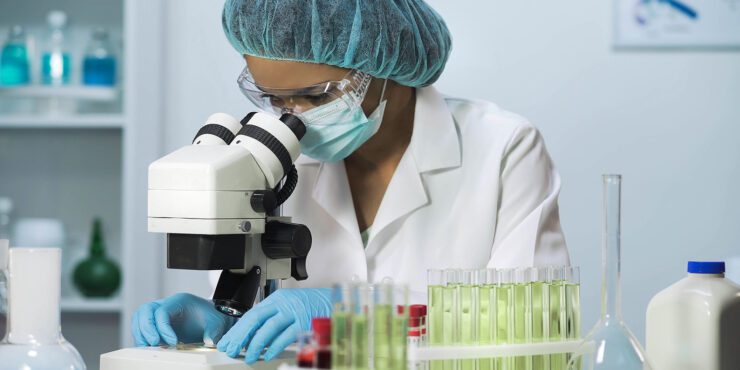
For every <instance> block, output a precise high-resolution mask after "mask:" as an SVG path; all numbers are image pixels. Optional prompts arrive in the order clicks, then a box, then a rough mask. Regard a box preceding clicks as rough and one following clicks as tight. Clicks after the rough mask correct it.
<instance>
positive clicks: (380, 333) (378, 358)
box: [373, 304, 393, 369]
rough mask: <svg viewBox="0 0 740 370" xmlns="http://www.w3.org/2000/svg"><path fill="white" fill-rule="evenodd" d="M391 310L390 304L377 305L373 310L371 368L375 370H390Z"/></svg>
mask: <svg viewBox="0 0 740 370" xmlns="http://www.w3.org/2000/svg"><path fill="white" fill-rule="evenodd" d="M392 309H393V307H392V306H391V305H390V304H379V305H377V306H375V309H374V313H373V366H375V368H376V369H391V331H392V330H393V329H392V327H391V326H392V325H393V322H392V321H393V318H392V314H393V313H392V312H391V310H392Z"/></svg>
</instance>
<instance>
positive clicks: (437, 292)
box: [427, 269, 447, 370]
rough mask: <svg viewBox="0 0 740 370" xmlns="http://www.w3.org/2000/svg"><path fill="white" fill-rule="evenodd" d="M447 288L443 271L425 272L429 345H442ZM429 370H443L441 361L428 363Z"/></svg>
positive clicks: (432, 270)
mask: <svg viewBox="0 0 740 370" xmlns="http://www.w3.org/2000/svg"><path fill="white" fill-rule="evenodd" d="M445 286H447V281H446V279H445V271H444V270H440V269H431V270H428V271H427V294H428V295H427V310H428V311H429V312H428V320H427V326H428V328H427V329H428V330H429V333H428V334H429V344H430V345H432V346H440V345H443V344H444V315H445V312H444V291H445ZM429 369H430V370H444V363H443V362H442V361H430V362H429Z"/></svg>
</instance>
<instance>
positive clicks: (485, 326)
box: [477, 269, 496, 370]
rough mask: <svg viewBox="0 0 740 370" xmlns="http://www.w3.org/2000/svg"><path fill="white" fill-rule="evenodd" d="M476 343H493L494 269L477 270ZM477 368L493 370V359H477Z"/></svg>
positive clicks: (494, 313)
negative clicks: (478, 284) (478, 285)
mask: <svg viewBox="0 0 740 370" xmlns="http://www.w3.org/2000/svg"><path fill="white" fill-rule="evenodd" d="M478 282H479V283H480V287H479V288H478V343H479V344H481V345H491V344H494V343H495V341H494V338H495V333H494V332H495V330H496V289H495V284H496V270H494V269H482V270H478ZM477 362H478V370H495V367H494V359H492V358H481V359H478V360H477Z"/></svg>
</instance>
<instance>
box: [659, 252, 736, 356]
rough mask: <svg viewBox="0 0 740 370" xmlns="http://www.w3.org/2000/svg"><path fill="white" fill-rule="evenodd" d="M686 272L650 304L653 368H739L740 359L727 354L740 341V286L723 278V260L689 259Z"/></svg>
mask: <svg viewBox="0 0 740 370" xmlns="http://www.w3.org/2000/svg"><path fill="white" fill-rule="evenodd" d="M688 272H689V274H688V276H687V277H686V278H683V279H681V280H679V281H678V282H677V283H675V284H673V285H671V286H669V287H668V288H666V289H664V290H663V291H661V292H660V293H658V294H656V295H655V296H654V297H653V299H652V300H651V301H650V304H648V308H647V321H646V333H645V339H646V345H647V355H648V358H650V361H651V363H652V365H653V370H726V369H740V356H738V355H737V354H733V353H728V352H727V349H728V348H731V347H733V346H735V343H738V342H736V341H738V338H740V319H739V318H737V317H735V316H737V315H740V311H739V310H738V309H737V307H740V306H739V305H740V286H738V285H736V284H735V283H733V282H731V281H729V280H727V279H725V274H724V273H725V263H724V262H694V261H691V262H689V265H688ZM720 322H722V324H720ZM727 323H732V324H731V326H734V327H727ZM734 352H740V347H738V348H737V349H736V350H735V351H734ZM721 358H722V360H720V359H721Z"/></svg>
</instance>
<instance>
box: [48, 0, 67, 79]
mask: <svg viewBox="0 0 740 370" xmlns="http://www.w3.org/2000/svg"><path fill="white" fill-rule="evenodd" d="M47 22H48V24H49V31H50V32H49V40H48V47H47V49H46V51H44V53H43V55H42V56H41V82H42V83H44V84H46V85H65V84H68V83H69V73H70V64H71V60H70V57H69V52H68V51H67V50H65V48H64V27H65V26H66V25H67V14H66V13H64V12H62V11H59V10H54V11H51V12H49V15H48V16H47Z"/></svg>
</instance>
